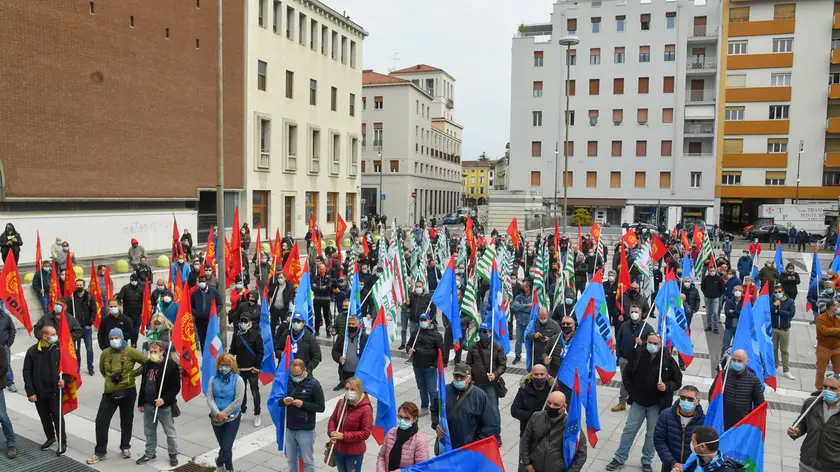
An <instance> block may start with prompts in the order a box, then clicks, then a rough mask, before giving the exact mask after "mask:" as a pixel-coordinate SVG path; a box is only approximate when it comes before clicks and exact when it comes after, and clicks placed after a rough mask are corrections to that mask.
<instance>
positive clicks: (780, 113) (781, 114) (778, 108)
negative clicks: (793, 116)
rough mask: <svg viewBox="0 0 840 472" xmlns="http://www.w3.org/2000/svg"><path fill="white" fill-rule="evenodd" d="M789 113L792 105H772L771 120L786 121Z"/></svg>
mask: <svg viewBox="0 0 840 472" xmlns="http://www.w3.org/2000/svg"><path fill="white" fill-rule="evenodd" d="M789 111H790V105H770V113H769V115H770V116H769V118H770V119H771V120H786V119H788V112H789Z"/></svg>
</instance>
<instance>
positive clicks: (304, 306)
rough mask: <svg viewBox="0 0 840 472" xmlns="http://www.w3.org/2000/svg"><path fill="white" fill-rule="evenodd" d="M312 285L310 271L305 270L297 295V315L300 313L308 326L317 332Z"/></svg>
mask: <svg viewBox="0 0 840 472" xmlns="http://www.w3.org/2000/svg"><path fill="white" fill-rule="evenodd" d="M311 295H312V284H311V283H310V281H309V271H308V270H304V271H303V275H302V276H301V277H300V284H298V288H297V293H295V313H300V314H301V315H302V316H303V319H305V320H306V326H307V327H308V328H309V329H311V330H312V331H313V332H314V331H315V309H314V307H313V306H312V296H311Z"/></svg>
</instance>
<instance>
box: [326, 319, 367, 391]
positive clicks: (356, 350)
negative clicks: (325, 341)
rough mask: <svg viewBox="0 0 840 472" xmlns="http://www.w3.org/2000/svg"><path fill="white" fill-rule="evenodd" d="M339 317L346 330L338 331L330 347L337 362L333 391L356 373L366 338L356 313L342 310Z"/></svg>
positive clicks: (338, 388)
mask: <svg viewBox="0 0 840 472" xmlns="http://www.w3.org/2000/svg"><path fill="white" fill-rule="evenodd" d="M348 305H349V302H348ZM341 317H344V318H345V319H346V323H347V326H346V332H345V330H344V329H342V330H341V331H339V332H338V335H337V336H336V338H335V342H333V347H332V358H333V360H334V361H335V362H336V364H338V385H336V386H335V388H333V391H335V392H337V391H339V390H341V389H342V388H344V384H345V383H346V382H347V380H348V379H349V378H351V377H353V376H355V375H356V367H357V366H358V365H359V360H360V359H361V358H362V352H364V350H365V345H366V344H367V340H368V335H367V333H365V330H364V329H363V328H362V327H361V326H360V324H359V316H358V315H357V314H355V313H354V314H353V316H348V315H347V312H344V313H343V314H342V315H341ZM342 328H345V327H344V326H343V327H342ZM345 343H346V349H345Z"/></svg>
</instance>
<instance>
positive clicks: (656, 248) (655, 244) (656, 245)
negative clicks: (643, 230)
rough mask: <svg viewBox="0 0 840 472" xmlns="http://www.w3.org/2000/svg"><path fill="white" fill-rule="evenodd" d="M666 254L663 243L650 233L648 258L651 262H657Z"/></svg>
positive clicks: (666, 250)
mask: <svg viewBox="0 0 840 472" xmlns="http://www.w3.org/2000/svg"><path fill="white" fill-rule="evenodd" d="M667 253H668V249H667V248H666V247H665V243H663V242H662V240H661V239H659V236H657V235H655V234H653V233H651V235H650V258H651V259H653V262H659V260H660V259H662V258H663V257H664V256H665V254H667Z"/></svg>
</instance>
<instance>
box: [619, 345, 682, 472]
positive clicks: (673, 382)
mask: <svg viewBox="0 0 840 472" xmlns="http://www.w3.org/2000/svg"><path fill="white" fill-rule="evenodd" d="M660 363H661V366H662V368H661V370H660V367H659V366H660ZM621 380H622V382H624V388H625V389H627V403H628V404H629V405H630V411H629V412H628V414H627V422H626V423H625V424H624V432H623V433H622V434H621V442H620V443H619V445H618V450H617V451H615V457H614V458H613V460H612V462H610V463H609V464H607V467H606V469H607V470H618V469H620V468H622V467H624V462H625V461H626V460H627V458H628V457H629V455H630V447H631V446H632V445H633V440H634V439H635V437H636V433H638V432H639V429H640V428H641V427H642V422H644V421H647V434H646V435H645V445H644V447H643V448H642V471H643V472H652V470H653V469H652V467H651V463H652V462H653V455H654V454H655V453H656V450H655V449H654V445H653V433H654V430H655V429H656V423H657V421H659V414H660V413H661V412H662V410H664V409H665V408H667V407H668V406H670V405H671V399H672V398H674V392H675V391H677V390H679V389H680V387H681V386H682V371H680V367H679V366H678V365H677V362H676V361H675V360H674V358H673V357H671V354H669V353H668V351H665V350H663V349H662V338H660V337H659V335H658V334H656V333H651V334H649V335H648V337H647V344H646V345H645V348H644V349H641V348H639V349H636V351H635V352H634V353H633V358H632V359H631V360H630V362H629V363H628V364H627V368H626V369H622V370H621Z"/></svg>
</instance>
